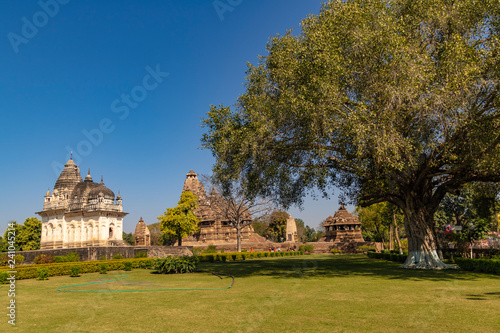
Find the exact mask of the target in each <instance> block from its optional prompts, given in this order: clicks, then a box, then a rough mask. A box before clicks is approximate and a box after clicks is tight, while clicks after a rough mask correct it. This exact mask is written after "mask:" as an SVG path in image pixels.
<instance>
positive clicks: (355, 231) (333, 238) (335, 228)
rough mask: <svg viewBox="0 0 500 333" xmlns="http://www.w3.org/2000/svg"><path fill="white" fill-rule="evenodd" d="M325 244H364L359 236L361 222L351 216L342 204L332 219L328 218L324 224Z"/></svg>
mask: <svg viewBox="0 0 500 333" xmlns="http://www.w3.org/2000/svg"><path fill="white" fill-rule="evenodd" d="M323 227H324V228H325V234H326V236H325V238H324V241H325V242H334V243H344V242H364V239H363V236H362V235H361V222H359V219H358V217H357V216H353V215H352V214H351V213H349V212H348V211H347V209H345V207H344V205H343V204H342V205H341V206H340V208H339V210H337V211H336V212H335V215H334V216H333V217H331V216H328V217H327V219H326V221H325V224H324V225H323Z"/></svg>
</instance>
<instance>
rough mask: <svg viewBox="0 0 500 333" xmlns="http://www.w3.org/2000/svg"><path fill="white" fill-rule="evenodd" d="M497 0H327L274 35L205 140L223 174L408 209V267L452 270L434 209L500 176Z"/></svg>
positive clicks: (289, 193) (286, 194)
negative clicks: (296, 27)
mask: <svg viewBox="0 0 500 333" xmlns="http://www.w3.org/2000/svg"><path fill="white" fill-rule="evenodd" d="M499 32H500V6H499V5H498V0H483V1H473V0H461V1H448V0H371V1H368V0H347V1H330V2H328V3H327V4H325V5H324V6H323V8H322V10H321V12H320V14H319V15H317V16H309V17H308V18H306V19H304V20H303V21H302V31H301V33H300V34H299V35H298V36H296V35H293V34H292V33H291V32H288V33H286V34H285V35H284V36H276V37H273V38H272V39H271V40H270V42H269V44H268V45H267V51H268V54H267V55H266V56H262V57H260V62H259V63H258V64H257V65H249V68H248V72H247V74H248V76H247V82H246V91H245V93H244V94H243V95H241V96H240V97H239V99H238V102H237V104H236V106H235V109H234V110H231V109H230V108H229V107H225V106H222V105H221V106H219V107H215V106H212V107H211V109H210V111H209V112H208V116H207V118H206V119H204V121H203V124H204V126H205V127H206V128H207V130H208V132H207V133H205V134H204V136H203V139H202V143H203V146H204V147H205V148H207V149H210V150H211V151H212V153H213V155H214V156H215V158H216V164H215V166H214V172H215V174H216V175H217V177H219V178H221V179H231V178H235V177H240V176H241V175H243V177H244V178H246V179H247V185H248V189H247V191H248V192H250V193H261V194H265V195H271V196H274V197H276V198H278V199H279V201H280V203H281V205H283V206H284V207H288V206H289V205H291V204H299V205H300V204H301V203H302V200H303V198H304V196H305V194H306V193H308V191H310V190H311V189H313V188H318V189H319V190H320V191H322V192H323V194H325V195H328V194H329V191H330V186H332V185H335V186H338V187H340V188H341V189H343V190H344V194H345V195H346V196H349V197H350V198H351V199H352V200H353V201H355V202H357V203H359V204H361V205H363V206H369V205H371V204H374V203H378V202H384V201H388V202H391V203H392V204H394V205H396V206H398V207H399V208H400V209H402V210H403V212H404V216H405V230H406V233H407V235H408V241H409V242H408V243H409V252H410V254H409V256H408V260H407V262H406V263H405V267H414V268H447V267H448V266H446V265H444V263H443V262H442V261H441V260H440V259H439V258H438V256H437V253H436V251H435V248H436V243H435V237H434V233H433V228H434V213H435V212H436V210H437V208H438V206H439V203H440V202H441V200H442V199H443V198H444V196H445V195H446V193H448V192H450V191H454V190H455V189H458V188H460V187H461V186H462V185H463V184H465V183H469V182H473V181H499V180H500V173H499V172H498V171H499V170H500V159H499V158H498V156H499V155H500V144H499V142H500V120H499V110H498V106H499V105H500V95H499V88H500V87H499V81H500V80H499V79H500V52H499V49H500V47H499V46H500V38H499V35H500V34H499Z"/></svg>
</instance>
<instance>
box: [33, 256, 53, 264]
mask: <svg viewBox="0 0 500 333" xmlns="http://www.w3.org/2000/svg"><path fill="white" fill-rule="evenodd" d="M33 262H34V263H35V264H50V263H52V262H54V256H51V255H49V254H39V255H37V256H36V257H35V259H34V260H33Z"/></svg>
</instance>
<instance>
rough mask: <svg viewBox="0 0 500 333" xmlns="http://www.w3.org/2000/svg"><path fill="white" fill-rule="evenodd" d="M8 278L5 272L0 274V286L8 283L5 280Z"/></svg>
mask: <svg viewBox="0 0 500 333" xmlns="http://www.w3.org/2000/svg"><path fill="white" fill-rule="evenodd" d="M8 277H9V273H7V272H0V284H6V283H8V282H9V280H7V278H8Z"/></svg>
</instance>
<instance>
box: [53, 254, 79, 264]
mask: <svg viewBox="0 0 500 333" xmlns="http://www.w3.org/2000/svg"><path fill="white" fill-rule="evenodd" d="M77 261H80V256H79V255H78V253H76V252H70V253H68V254H67V255H64V256H55V257H54V262H77Z"/></svg>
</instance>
